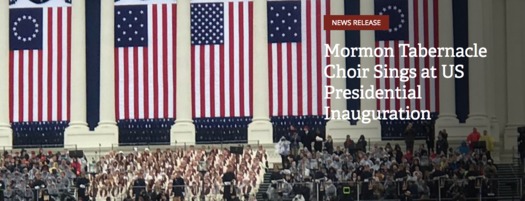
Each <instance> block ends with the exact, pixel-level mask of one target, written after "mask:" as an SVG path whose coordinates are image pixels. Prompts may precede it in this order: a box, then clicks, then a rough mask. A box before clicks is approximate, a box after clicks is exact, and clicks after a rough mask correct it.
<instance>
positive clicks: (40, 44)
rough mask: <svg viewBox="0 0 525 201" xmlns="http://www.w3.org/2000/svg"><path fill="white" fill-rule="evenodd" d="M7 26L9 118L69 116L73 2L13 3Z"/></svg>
mask: <svg viewBox="0 0 525 201" xmlns="http://www.w3.org/2000/svg"><path fill="white" fill-rule="evenodd" d="M9 27H10V28H9V40H10V42H9V49H10V51H9V72H10V74H9V82H10V86H11V87H10V89H9V97H10V108H11V110H10V119H11V121H12V122H33V121H66V120H68V119H69V116H70V111H69V105H70V83H71V79H70V77H71V76H70V72H71V5H70V4H69V3H68V2H66V1H63V0H54V1H42V2H41V3H38V4H37V3H33V2H30V1H20V2H16V1H10V11H9Z"/></svg>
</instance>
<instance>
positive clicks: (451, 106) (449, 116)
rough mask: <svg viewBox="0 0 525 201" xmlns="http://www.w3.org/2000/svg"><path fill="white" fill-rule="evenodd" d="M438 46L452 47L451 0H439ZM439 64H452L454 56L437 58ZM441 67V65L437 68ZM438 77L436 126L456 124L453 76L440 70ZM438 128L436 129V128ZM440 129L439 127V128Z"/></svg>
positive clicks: (457, 121) (457, 122)
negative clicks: (437, 115) (449, 76)
mask: <svg viewBox="0 0 525 201" xmlns="http://www.w3.org/2000/svg"><path fill="white" fill-rule="evenodd" d="M438 6H439V46H441V47H454V36H453V35H454V30H453V29H454V27H453V25H452V24H453V16H452V0H440V1H439V5H438ZM439 64H440V65H453V64H454V58H448V57H443V58H439ZM438 69H440V71H441V69H443V68H442V67H441V66H440V67H439V68H438ZM439 74H440V77H439V79H440V80H439V118H438V119H437V121H436V125H437V126H438V127H441V126H447V125H451V124H452V125H457V124H459V120H458V119H457V116H456V102H455V100H456V92H455V80H454V78H448V79H447V78H444V77H443V73H442V72H440V73H439ZM436 130H438V129H436ZM439 130H440V129H439Z"/></svg>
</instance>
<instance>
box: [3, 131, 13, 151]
mask: <svg viewBox="0 0 525 201" xmlns="http://www.w3.org/2000/svg"><path fill="white" fill-rule="evenodd" d="M0 149H2V150H11V149H13V130H11V128H10V127H9V126H6V127H0Z"/></svg>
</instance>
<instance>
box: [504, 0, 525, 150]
mask: <svg viewBox="0 0 525 201" xmlns="http://www.w3.org/2000/svg"><path fill="white" fill-rule="evenodd" d="M506 4H507V5H506V14H507V16H506V20H507V22H506V29H507V35H506V39H507V51H506V53H507V94H508V98H507V125H506V126H505V145H506V146H505V149H507V150H508V149H512V147H514V148H517V147H516V145H517V143H516V139H517V135H518V133H517V130H516V128H517V127H519V126H525V104H524V103H525V92H524V90H523V89H524V87H525V81H524V80H523V76H525V69H524V68H523V66H524V65H525V62H524V59H523V58H524V55H525V50H524V48H523V44H524V42H523V41H524V40H523V36H524V35H523V34H525V31H524V30H523V25H520V24H522V23H523V22H522V20H523V17H525V15H524V14H523V13H522V12H523V10H522V9H523V5H524V4H523V2H522V1H521V0H507V1H506ZM507 145H508V146H507Z"/></svg>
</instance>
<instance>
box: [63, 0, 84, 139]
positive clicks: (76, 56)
mask: <svg viewBox="0 0 525 201" xmlns="http://www.w3.org/2000/svg"><path fill="white" fill-rule="evenodd" d="M71 10H72V11H71V12H72V13H71V15H72V18H71V20H72V22H71V26H72V28H71V91H70V93H71V108H69V109H70V110H71V119H70V120H69V127H67V128H66V132H65V135H64V144H66V145H67V144H69V143H70V141H71V138H70V136H69V134H73V133H83V134H87V132H88V130H89V129H88V127H87V123H86V1H85V0H75V1H73V2H72V9H71Z"/></svg>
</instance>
